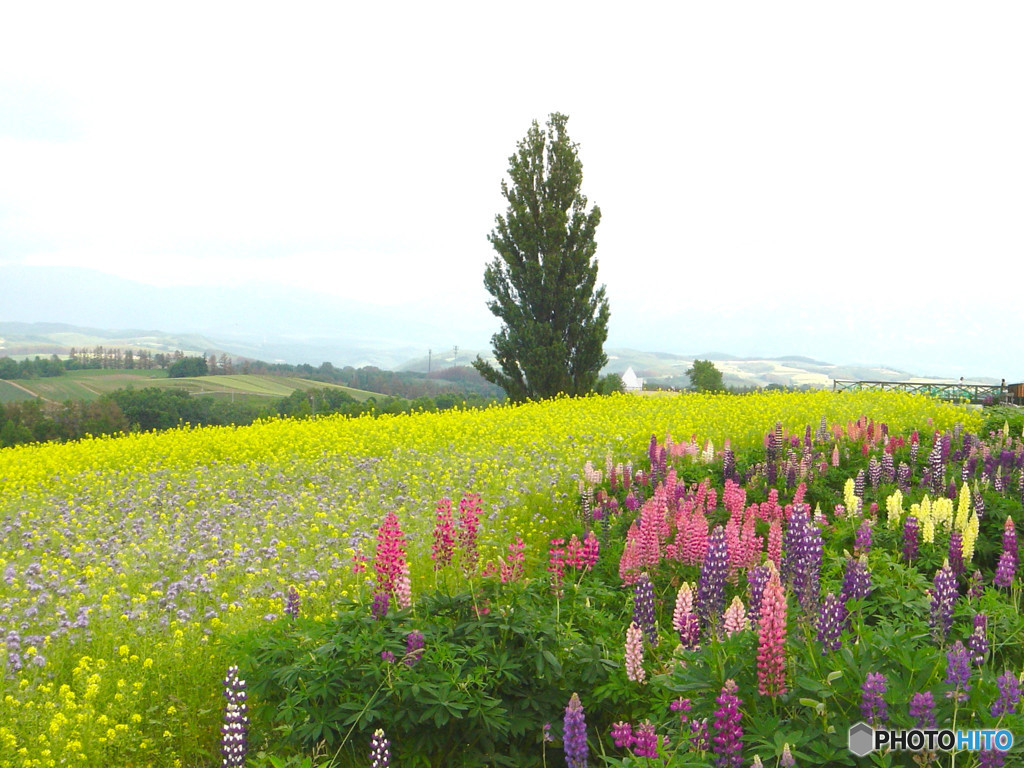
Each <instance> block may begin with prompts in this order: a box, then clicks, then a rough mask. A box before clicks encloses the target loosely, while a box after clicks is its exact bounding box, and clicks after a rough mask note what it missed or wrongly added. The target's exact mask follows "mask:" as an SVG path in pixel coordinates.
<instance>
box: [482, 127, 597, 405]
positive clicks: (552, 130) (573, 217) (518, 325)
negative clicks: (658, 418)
mask: <svg viewBox="0 0 1024 768" xmlns="http://www.w3.org/2000/svg"><path fill="white" fill-rule="evenodd" d="M567 120H568V117H566V116H565V115H562V114H559V113H557V112H556V113H553V114H552V115H551V116H550V117H549V118H548V122H547V127H546V130H542V129H541V128H540V126H539V125H538V124H537V121H536V120H534V121H533V125H532V126H531V128H530V130H529V132H528V133H527V134H526V138H524V139H522V140H521V141H520V142H519V144H518V147H517V151H516V154H514V155H512V157H510V158H509V171H508V175H509V178H510V179H511V186H510V185H509V183H508V182H507V181H506V180H502V182H501V193H502V195H503V196H504V197H505V199H506V200H507V201H508V209H507V210H506V212H505V215H504V216H502V215H501V214H498V215H497V216H496V217H495V222H496V226H495V228H494V230H493V231H492V232H491V233H490V235H488V237H487V239H488V240H489V241H490V243H491V245H493V246H494V250H495V251H497V256H496V257H495V258H494V260H493V261H492V262H491V263H490V264H488V265H487V267H486V269H485V270H484V287H486V288H487V290H488V292H489V293H490V294H491V295H492V296H493V297H494V298H493V300H491V301H488V302H487V307H488V309H490V310H491V312H493V313H494V314H495V315H496V316H497V317H498V318H500V319H501V321H502V327H501V330H499V331H498V333H496V334H494V336H492V337H491V343H492V345H493V348H494V357H495V360H496V361H497V363H498V366H499V368H500V370H499V369H498V368H495V367H494V366H493V365H492V364H491V363H490V362H486V361H484V360H482V359H480V358H479V357H477V359H476V360H475V361H474V362H473V366H474V367H475V368H476V369H477V370H478V371H479V372H480V374H481V375H482V376H483V377H484V378H485V379H487V380H488V381H490V382H492V383H494V384H497V385H498V386H500V387H501V388H502V389H504V390H505V392H506V393H507V394H508V396H509V398H511V399H512V400H514V401H521V400H526V399H528V398H534V399H536V398H544V397H552V396H554V395H557V394H559V393H564V394H567V395H579V394H585V393H587V392H591V391H593V389H594V387H595V384H596V383H597V377H598V372H599V371H600V370H601V368H602V366H604V364H605V363H606V362H607V361H608V358H607V357H606V356H605V354H604V342H605V339H606V338H607V337H608V317H609V310H608V300H607V299H606V298H605V289H604V286H603V285H602V286H601V287H599V288H597V287H596V284H597V259H596V258H595V257H594V254H595V252H596V251H597V243H596V242H595V241H594V233H595V231H596V229H597V225H598V223H600V221H601V211H600V209H599V208H598V207H597V206H596V205H595V206H593V207H592V208H591V209H590V211H587V198H586V196H585V195H584V194H583V193H582V192H581V191H580V186H581V184H582V182H583V164H582V163H581V162H580V160H579V157H578V155H577V147H578V145H577V144H575V143H574V142H572V141H571V140H570V139H569V135H568V134H567V133H566V130H565V123H566V121H567Z"/></svg>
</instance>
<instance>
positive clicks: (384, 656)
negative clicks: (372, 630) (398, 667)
mask: <svg viewBox="0 0 1024 768" xmlns="http://www.w3.org/2000/svg"><path fill="white" fill-rule="evenodd" d="M380 659H381V661H384V662H387V663H388V664H391V663H392V662H393V661H394V660H395V654H394V653H392V652H391V651H381V652H380Z"/></svg>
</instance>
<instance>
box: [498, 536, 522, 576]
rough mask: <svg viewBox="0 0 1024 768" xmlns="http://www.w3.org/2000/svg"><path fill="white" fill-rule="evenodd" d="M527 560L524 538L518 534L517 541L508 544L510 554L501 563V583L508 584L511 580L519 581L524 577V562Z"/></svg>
mask: <svg viewBox="0 0 1024 768" xmlns="http://www.w3.org/2000/svg"><path fill="white" fill-rule="evenodd" d="M525 562H526V555H525V554H524V553H523V539H522V537H521V536H516V538H515V541H513V542H512V543H511V544H509V545H508V556H507V557H506V558H505V560H504V562H502V564H501V570H500V574H501V583H502V584H508V583H509V582H511V581H519V579H521V578H522V577H523V567H524V566H523V564H524V563H525Z"/></svg>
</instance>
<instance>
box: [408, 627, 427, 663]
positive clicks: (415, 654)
mask: <svg viewBox="0 0 1024 768" xmlns="http://www.w3.org/2000/svg"><path fill="white" fill-rule="evenodd" d="M425 644H426V641H425V640H424V638H423V633H422V632H420V631H419V630H415V629H414V630H413V631H412V632H410V633H409V634H408V635H406V636H405V658H404V659H403V661H404V662H405V663H406V665H407V666H410V667H411V666H414V665H415V664H416V662H417V661H419V660H420V657H421V656H423V646H424V645H425Z"/></svg>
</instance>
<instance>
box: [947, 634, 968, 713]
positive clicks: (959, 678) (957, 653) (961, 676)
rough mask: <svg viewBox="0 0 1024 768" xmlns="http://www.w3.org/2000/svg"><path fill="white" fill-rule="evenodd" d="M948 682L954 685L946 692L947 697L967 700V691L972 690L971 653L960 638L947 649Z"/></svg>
mask: <svg viewBox="0 0 1024 768" xmlns="http://www.w3.org/2000/svg"><path fill="white" fill-rule="evenodd" d="M946 684H947V685H951V686H953V690H952V691H948V692H947V693H946V698H947V699H956V700H957V701H967V691H969V690H971V655H970V654H969V653H968V652H967V649H966V648H964V644H963V643H961V642H960V641H959V640H957V641H956V642H955V643H953V647H952V648H950V649H949V650H948V651H946Z"/></svg>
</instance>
